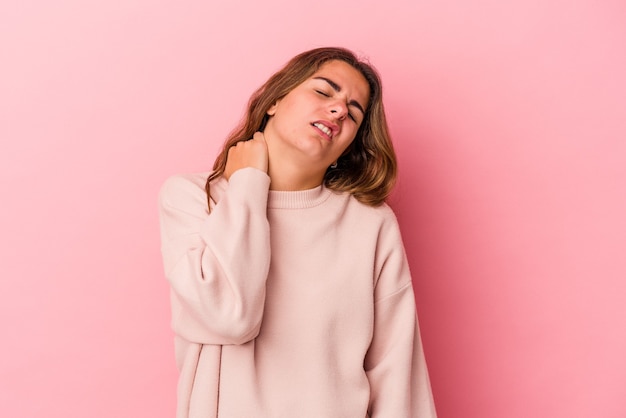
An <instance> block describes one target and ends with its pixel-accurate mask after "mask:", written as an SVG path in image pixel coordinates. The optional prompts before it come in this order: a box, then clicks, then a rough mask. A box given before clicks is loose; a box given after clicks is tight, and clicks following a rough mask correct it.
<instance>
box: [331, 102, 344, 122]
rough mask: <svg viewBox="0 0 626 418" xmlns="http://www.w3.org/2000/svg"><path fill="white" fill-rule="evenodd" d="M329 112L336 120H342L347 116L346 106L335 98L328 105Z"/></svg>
mask: <svg viewBox="0 0 626 418" xmlns="http://www.w3.org/2000/svg"><path fill="white" fill-rule="evenodd" d="M330 113H331V114H332V116H333V117H334V118H337V120H344V119H345V118H346V116H348V106H347V105H346V104H345V103H343V102H341V101H339V100H337V101H336V102H334V103H333V104H332V105H331V106H330Z"/></svg>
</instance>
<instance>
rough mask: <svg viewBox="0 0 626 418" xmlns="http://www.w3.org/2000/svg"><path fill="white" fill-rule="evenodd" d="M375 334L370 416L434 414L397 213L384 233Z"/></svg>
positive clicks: (425, 417)
mask: <svg viewBox="0 0 626 418" xmlns="http://www.w3.org/2000/svg"><path fill="white" fill-rule="evenodd" d="M376 265H377V271H378V272H379V274H378V278H377V282H376V291H375V305H374V335H373V338H372V342H371V344H370V348H369V350H368V352H367V355H366V358H365V364H364V366H365V371H366V373H367V377H368V379H369V382H370V388H371V397H370V407H369V415H370V417H371V418H381V417H394V418H409V417H412V418H435V417H436V412H435V406H434V403H433V399H432V393H431V388H430V382H429V378H428V370H427V368H426V362H425V360H424V352H423V348H422V343H421V339H420V333H419V326H418V322H417V316H416V311H415V296H414V294H413V286H412V282H411V275H410V272H409V268H408V263H407V260H406V256H405V253H404V247H403V245H402V240H401V237H400V231H399V229H398V226H397V223H396V221H395V217H392V219H391V221H390V222H388V223H387V224H386V225H385V226H384V227H383V230H382V231H381V233H380V237H379V246H378V252H377V260H376Z"/></svg>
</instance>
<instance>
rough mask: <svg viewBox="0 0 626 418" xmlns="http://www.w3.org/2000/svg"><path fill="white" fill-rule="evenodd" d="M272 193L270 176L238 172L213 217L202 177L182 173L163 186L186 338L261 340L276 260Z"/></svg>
mask: <svg viewBox="0 0 626 418" xmlns="http://www.w3.org/2000/svg"><path fill="white" fill-rule="evenodd" d="M268 190H269V177H268V176H267V174H265V173H263V172H262V171H260V170H257V169H254V168H246V169H242V170H238V171H236V172H235V173H233V175H232V176H231V177H230V179H229V182H228V186H227V187H226V190H225V192H223V194H222V195H221V196H220V199H219V201H218V202H217V204H216V205H215V206H213V205H212V210H211V213H210V214H209V212H208V210H207V203H206V202H207V200H206V192H205V191H204V187H203V184H199V182H198V181H197V180H196V181H194V180H193V179H191V178H189V177H184V176H174V177H171V178H170V179H168V180H167V181H166V182H165V184H164V185H163V187H162V188H161V192H160V195H159V203H160V205H159V206H160V222H161V241H162V245H161V250H162V255H163V264H164V269H165V275H166V277H167V279H168V281H169V283H170V286H171V298H172V328H173V329H174V332H175V333H176V334H177V335H179V336H180V337H182V338H184V339H186V340H188V341H190V342H195V343H201V344H243V343H245V342H247V341H250V340H252V339H253V338H255V337H256V336H257V335H258V332H259V329H260V326H261V319H262V317H263V309H264V304H265V281H266V279H267V274H268V271H269V263H270V240H269V223H268V220H267V196H268Z"/></svg>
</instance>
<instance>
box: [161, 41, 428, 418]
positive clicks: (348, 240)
mask: <svg viewBox="0 0 626 418" xmlns="http://www.w3.org/2000/svg"><path fill="white" fill-rule="evenodd" d="M395 176H396V160H395V155H394V152H393V148H392V145H391V142H390V139H389V135H388V130H387V125H386V121H385V114H384V109H383V103H382V91H381V83H380V80H379V77H378V75H377V73H376V72H375V70H374V69H373V68H372V67H371V66H370V65H368V64H366V63H364V62H362V61H359V60H358V59H357V58H356V57H355V56H354V55H353V54H352V53H351V52H350V51H348V50H345V49H341V48H319V49H314V50H311V51H308V52H304V53H302V54H300V55H298V56H296V57H294V58H293V59H292V60H291V61H290V62H289V63H287V65H286V66H285V67H284V68H283V69H282V70H280V71H279V72H277V73H276V74H274V75H273V76H272V77H271V78H270V79H269V80H268V81H267V82H266V83H265V84H264V85H263V86H262V87H261V88H260V89H259V90H257V92H256V93H255V94H254V95H253V96H252V98H251V99H250V103H249V106H248V112H247V115H246V116H245V118H244V119H243V121H242V123H241V125H240V126H239V127H238V128H237V129H236V130H235V131H234V132H233V133H232V134H231V135H230V137H229V138H228V140H227V141H226V143H225V145H224V148H223V150H222V152H221V154H220V155H219V156H218V158H217V160H216V161H215V164H214V167H213V171H212V173H210V174H209V173H203V174H197V175H185V176H175V177H172V178H170V179H169V180H168V181H167V182H166V183H165V185H164V186H163V188H162V190H161V194H160V208H161V232H162V242H163V244H162V251H163V259H164V266H165V271H166V276H167V278H168V280H169V282H170V284H171V289H172V292H171V295H172V300H171V303H172V326H173V329H174V331H175V334H176V338H175V344H176V358H177V365H178V368H179V370H180V380H179V385H178V411H177V417H179V418H183V417H185V418H186V417H193V418H195V417H198V418H207V417H220V418H231V417H237V418H239V417H242V418H243V417H246V418H247V417H255V418H256V417H271V418H278V417H285V418H307V417H311V418H324V417H328V418H331V417H332V418H339V417H346V418H354V417H389V418H402V417H419V418H431V417H435V410H434V406H433V402H432V396H431V391H430V385H429V381H428V374H427V370H426V365H425V363H424V357H423V351H422V346H421V342H420V336H419V330H418V325H417V320H416V314H415V304H414V295H413V288H412V285H411V276H410V273H409V269H408V265H407V261H406V257H405V253H404V248H403V246H402V241H401V237H400V232H399V230H398V225H397V222H396V218H395V216H394V214H393V212H392V211H391V209H390V208H389V207H388V206H387V205H386V204H385V203H384V200H385V198H386V197H387V196H388V195H389V193H390V191H391V189H392V186H393V183H394V180H395Z"/></svg>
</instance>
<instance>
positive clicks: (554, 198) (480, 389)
mask: <svg viewBox="0 0 626 418" xmlns="http://www.w3.org/2000/svg"><path fill="white" fill-rule="evenodd" d="M322 45H343V46H347V47H349V48H352V49H354V50H355V51H357V52H360V53H362V54H365V55H367V56H369V57H370V59H371V61H372V62H373V63H374V64H375V65H376V66H377V67H378V69H379V70H380V72H381V73H382V75H383V79H384V83H385V88H386V90H385V93H386V96H385V102H386V105H387V111H388V115H389V120H390V124H391V128H392V133H393V136H394V140H395V143H396V145H397V150H398V154H399V157H400V164H401V167H400V169H401V175H400V182H399V187H398V189H397V193H396V194H395V195H394V199H393V201H392V204H393V206H394V208H395V209H396V212H397V214H398V217H399V219H400V222H401V225H402V227H403V232H404V239H405V244H406V247H407V252H408V255H409V259H410V260H409V261H410V263H411V266H412V271H413V273H414V278H415V289H416V300H417V304H418V311H419V315H420V320H421V325H422V333H423V338H424V341H425V349H426V355H427V358H428V361H429V367H430V372H431V379H432V385H433V390H434V395H435V399H436V404H437V407H438V411H439V415H440V417H441V418H457V417H463V418H503V417H506V418H517V417H519V418H528V417H558V418H561V417H562V418H566V417H567V418H579V417H580V418H583V417H584V418H588V417H594V418H595V417H602V418H623V417H625V416H626V401H624V394H625V388H626V303H625V301H626V298H625V296H626V280H625V279H626V256H625V252H626V81H625V79H626V77H625V76H624V74H626V5H625V3H624V2H623V1H621V0H615V1H610V0H600V1H598V0H581V1H576V2H569V1H557V0H541V1H539V0H530V1H529V0H509V1H505V2H502V1H496V0H489V1H488V0H475V1H467V0H443V1H441V0H437V1H434V0H430V1H428V0H425V1H384V2H380V1H378V2H368V1H364V0H344V1H340V2H337V1H329V0H320V1H316V2H314V3H312V4H306V3H303V2H296V1H292V0H267V1H261V2H254V1H249V2H247V3H240V2H237V1H233V2H226V1H224V2H211V1H209V2H207V1H188V2H174V1H147V0H124V1H104V0H94V1H89V2H85V1H79V0H60V1H56V2H44V1H28V0H25V1H20V2H18V1H13V2H11V1H6V2H3V4H2V6H0V56H1V58H0V59H1V65H0V74H1V76H0V137H1V142H0V144H1V145H0V147H1V148H0V158H1V161H0V170H1V173H0V196H1V199H2V203H1V205H0V210H1V215H2V216H1V217H0V231H1V233H2V240H1V241H0V242H1V243H0V254H1V256H2V261H1V266H2V275H1V278H0V280H1V282H0V283H1V288H0V330H1V333H2V342H1V344H0V350H1V355H0V416H2V417H13V418H18V417H19V418H21V417H49V418H56V417H59V418H60V417H64V418H70V417H81V418H84V417H92V418H100V417H157V418H158V417H173V415H174V404H175V385H176V370H175V366H174V357H173V345H172V333H171V331H170V329H169V300H168V288H167V283H166V281H165V279H164V277H163V273H162V267H161V259H160V253H159V236H158V223H157V209H156V195H157V191H158V188H159V186H160V184H161V183H162V181H163V180H164V178H165V177H166V176H168V175H170V174H173V173H177V172H192V171H198V170H206V169H208V168H209V167H210V165H211V163H212V161H213V158H214V156H215V152H216V150H217V149H218V147H219V146H220V144H221V142H222V140H223V139H224V137H225V135H226V134H227V132H228V131H229V130H230V129H231V128H232V127H233V126H234V124H235V123H236V121H237V120H238V119H239V117H240V115H241V114H242V112H243V107H244V103H245V102H246V101H247V99H248V96H249V95H250V93H251V92H252V91H253V89H254V88H256V87H257V86H258V85H259V84H260V83H261V82H263V81H264V80H265V79H266V78H267V77H268V76H269V75H270V74H271V73H272V72H273V71H274V70H276V69H278V67H279V66H280V65H282V64H283V63H284V62H285V61H286V60H287V59H288V58H290V57H291V56H293V55H294V54H296V53H298V52H301V51H303V50H305V49H309V48H311V47H316V46H322Z"/></svg>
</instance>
